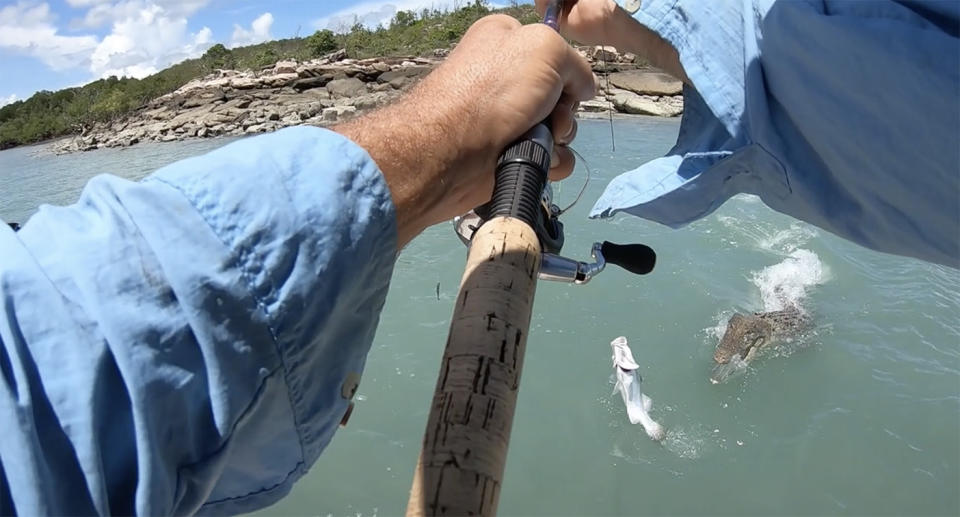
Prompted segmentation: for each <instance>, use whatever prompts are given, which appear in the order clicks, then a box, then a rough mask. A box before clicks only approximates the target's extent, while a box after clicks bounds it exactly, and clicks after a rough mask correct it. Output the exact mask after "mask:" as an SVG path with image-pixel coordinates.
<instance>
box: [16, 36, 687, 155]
mask: <svg viewBox="0 0 960 517" xmlns="http://www.w3.org/2000/svg"><path fill="white" fill-rule="evenodd" d="M578 51H579V52H580V53H581V55H583V56H584V57H585V58H586V59H587V60H588V61H589V62H590V63H591V65H592V66H593V68H594V71H595V72H598V73H601V72H604V71H612V72H610V73H609V74H608V75H607V76H606V78H605V79H606V80H604V81H601V87H600V89H599V90H598V94H597V97H595V98H594V99H592V100H589V101H586V102H582V103H581V104H580V109H579V111H578V113H577V116H578V117H579V118H583V119H600V118H608V117H610V114H611V113H613V115H614V116H615V117H617V118H620V117H631V116H635V115H649V116H656V117H676V116H679V115H680V114H682V112H683V100H682V85H681V83H680V82H679V81H677V80H675V79H673V78H672V77H670V76H668V75H666V74H664V73H662V72H660V71H658V70H654V69H649V68H644V67H642V66H641V65H638V64H636V63H634V62H633V61H634V59H635V58H634V57H633V56H632V55H629V54H624V55H621V54H617V53H616V52H615V51H614V50H612V49H611V48H610V47H581V48H579V49H578ZM447 52H448V51H447V50H444V49H438V50H436V51H435V52H434V55H433V56H431V57H390V58H370V59H363V60H355V59H349V58H347V56H346V53H345V52H344V51H342V50H341V51H338V52H334V53H332V54H328V55H327V56H324V57H322V58H319V59H314V60H310V61H304V62H297V61H292V60H284V61H279V62H277V63H276V64H274V65H273V66H270V67H265V68H263V69H261V70H259V71H251V70H244V71H237V70H217V71H215V72H213V73H212V74H209V75H207V76H205V77H202V78H199V79H194V80H193V81H190V82H188V83H187V84H185V85H183V86H182V87H180V88H178V89H177V90H176V91H174V92H171V93H169V94H166V95H163V96H160V97H157V98H156V99H153V100H152V101H150V102H148V103H147V104H146V105H144V106H141V107H140V108H138V109H137V110H135V111H133V112H131V113H129V114H127V115H125V116H123V117H121V118H119V119H117V120H113V121H110V122H106V123H99V124H96V125H94V126H92V127H88V128H84V131H83V133H81V134H79V135H73V136H64V137H59V138H57V139H53V140H49V141H46V142H43V143H38V144H33V145H42V146H44V148H45V149H46V150H47V151H48V152H52V153H54V154H67V153H73V152H82V151H91V150H95V149H102V148H105V147H131V146H134V145H136V144H138V143H141V142H148V141H153V142H172V141H183V140H192V139H200V138H214V137H219V136H244V135H253V134H259V133H266V132H272V131H276V130H278V129H280V128H283V127H288V126H294V125H312V126H319V127H327V126H331V125H334V124H336V123H339V122H342V121H345V120H349V119H351V118H354V117H356V116H359V115H362V114H364V113H367V112H369V111H372V110H374V109H377V108H379V107H381V106H384V105H386V104H388V103H390V102H392V101H393V100H395V99H396V98H398V97H400V96H401V95H403V93H404V92H406V91H407V90H409V89H410V88H411V87H412V86H413V85H415V84H416V83H417V82H418V81H419V80H420V79H422V78H423V77H425V76H426V75H427V74H429V73H430V72H431V71H432V70H433V69H434V68H435V67H436V66H437V65H439V64H440V63H442V62H443V59H444V58H445V57H446V55H447Z"/></svg>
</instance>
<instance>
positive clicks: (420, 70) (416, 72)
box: [377, 61, 433, 83]
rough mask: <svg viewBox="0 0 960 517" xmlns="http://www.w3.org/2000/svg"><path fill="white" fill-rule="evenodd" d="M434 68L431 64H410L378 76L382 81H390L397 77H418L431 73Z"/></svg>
mask: <svg viewBox="0 0 960 517" xmlns="http://www.w3.org/2000/svg"><path fill="white" fill-rule="evenodd" d="M404 63H410V62H409V61H404ZM432 70H433V67H430V66H419V65H415V64H412V63H411V64H410V65H408V66H403V67H401V68H398V69H396V70H391V71H389V72H384V73H382V74H380V77H378V78H377V80H378V81H380V82H381V83H389V82H390V81H392V80H393V79H396V78H397V77H410V78H417V77H423V76H425V75H427V74H429V73H430V72H431V71H432Z"/></svg>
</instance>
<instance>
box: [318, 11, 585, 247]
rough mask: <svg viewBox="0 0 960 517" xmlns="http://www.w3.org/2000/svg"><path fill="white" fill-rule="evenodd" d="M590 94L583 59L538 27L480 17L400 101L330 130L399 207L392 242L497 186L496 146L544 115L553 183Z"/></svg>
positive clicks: (563, 173) (565, 167)
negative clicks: (380, 178)
mask: <svg viewBox="0 0 960 517" xmlns="http://www.w3.org/2000/svg"><path fill="white" fill-rule="evenodd" d="M595 92H596V86H595V82H594V76H593V73H592V72H591V70H590V66H589V64H588V63H587V62H586V61H585V60H584V59H583V58H582V57H580V55H579V54H577V52H576V51H574V50H573V49H572V48H571V47H570V46H569V45H567V43H566V42H565V41H564V40H563V38H562V37H560V35H559V34H557V33H556V32H554V31H553V30H552V29H550V28H549V27H547V26H546V25H542V24H534V25H527V26H521V25H520V23H519V22H517V21H516V20H514V19H513V18H510V17H508V16H502V15H494V16H488V17H486V18H483V19H481V20H479V21H477V22H476V23H475V24H474V25H473V26H472V27H471V28H470V30H468V31H467V33H466V34H465V35H464V37H463V39H462V40H461V41H460V43H459V44H458V45H457V47H456V49H455V50H454V51H453V52H451V54H450V56H449V57H448V58H447V60H446V61H445V62H444V63H443V64H442V65H440V66H439V67H438V68H437V69H436V70H434V71H433V72H432V73H431V74H430V75H429V76H427V77H426V78H425V79H424V80H423V81H421V83H420V84H419V85H417V87H416V88H414V89H413V90H412V91H411V92H410V93H409V94H408V95H406V96H404V97H403V98H402V99H400V100H399V101H398V102H396V103H394V104H392V105H390V106H388V107H386V108H384V109H381V110H378V111H376V112H374V113H371V114H369V115H367V116H364V117H361V118H359V119H357V120H354V121H351V122H348V123H346V124H342V125H339V126H337V127H335V128H334V130H335V131H337V132H339V133H341V134H343V135H345V136H347V137H348V138H350V139H351V140H353V141H354V142H356V143H357V144H358V145H360V146H361V147H363V148H364V149H366V150H367V152H368V153H370V155H371V156H372V157H373V159H374V161H376V163H377V165H378V166H379V167H380V170H381V171H383V175H384V177H385V178H386V180H387V184H388V185H389V187H390V192H391V194H392V196H393V201H394V204H395V205H396V207H397V231H398V246H399V247H400V248H402V247H403V246H404V245H406V244H407V243H408V242H409V241H410V240H411V239H412V238H413V237H414V236H416V235H417V234H419V233H420V232H421V231H423V230H424V229H425V228H426V227H428V226H430V225H433V224H436V223H439V222H442V221H445V220H448V219H450V218H452V217H455V216H457V215H460V214H463V213H465V212H467V211H468V210H470V209H472V208H474V207H476V206H479V205H481V204H483V203H485V202H487V201H488V200H489V199H490V196H491V195H492V193H493V171H494V168H495V167H496V161H497V157H498V156H499V154H500V152H501V151H502V150H503V149H504V148H505V147H506V146H507V145H508V144H509V143H511V142H512V141H514V140H515V139H516V138H518V137H519V136H520V135H521V134H523V133H524V132H525V131H527V130H528V129H530V128H531V127H533V126H534V125H535V124H537V123H538V122H540V121H542V120H544V119H545V118H547V117H550V121H551V125H552V129H553V135H554V139H555V141H556V142H557V144H558V145H557V146H556V147H555V148H554V157H553V160H552V169H551V171H550V179H551V180H559V179H562V178H565V177H567V176H569V175H570V173H571V172H572V171H573V166H574V158H573V155H572V153H571V152H570V150H569V149H567V148H566V144H569V143H570V142H571V141H572V140H573V138H574V137H575V136H576V127H577V126H576V121H575V119H574V110H575V108H576V105H577V103H578V102H580V101H583V100H588V99H592V98H593V97H594V95H595Z"/></svg>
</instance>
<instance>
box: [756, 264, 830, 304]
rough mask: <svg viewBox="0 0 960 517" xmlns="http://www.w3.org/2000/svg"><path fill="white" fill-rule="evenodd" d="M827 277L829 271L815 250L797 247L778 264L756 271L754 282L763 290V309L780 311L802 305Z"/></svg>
mask: <svg viewBox="0 0 960 517" xmlns="http://www.w3.org/2000/svg"><path fill="white" fill-rule="evenodd" d="M828 279H829V271H828V270H827V268H826V266H824V265H823V263H822V262H821V261H820V257H819V256H817V254H816V253H814V252H812V251H810V250H806V249H796V250H794V251H793V252H791V253H790V255H789V256H787V258H786V259H784V260H783V261H782V262H780V263H779V264H774V265H772V266H769V267H766V268H764V269H762V270H760V271H759V272H755V273H753V275H752V278H751V282H753V284H754V285H756V286H757V288H758V289H759V290H760V299H761V301H762V303H763V311H778V310H782V309H785V308H786V307H788V306H790V305H796V306H802V302H803V299H804V298H806V296H807V292H808V291H809V289H810V288H811V287H812V286H815V285H820V284H823V283H824V282H826V281H827V280H828Z"/></svg>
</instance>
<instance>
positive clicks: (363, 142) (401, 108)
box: [333, 89, 460, 251]
mask: <svg viewBox="0 0 960 517" xmlns="http://www.w3.org/2000/svg"><path fill="white" fill-rule="evenodd" d="M422 97H423V95H422V93H421V92H420V90H419V89H415V90H414V91H412V92H410V93H409V94H407V95H406V96H404V97H403V98H401V99H400V100H399V101H398V102H396V103H394V104H392V105H389V106H387V107H385V108H382V109H380V110H378V111H376V112H374V113H372V114H368V115H366V116H363V117H360V118H358V119H355V120H353V121H350V122H347V123H344V124H340V125H338V126H335V127H334V128H333V130H334V131H336V132H338V133H340V134H342V135H343V136H345V137H347V138H349V139H350V140H352V141H353V142H354V143H356V144H357V145H359V146H360V147H362V148H363V149H365V150H366V151H367V152H368V153H370V155H371V156H372V157H373V159H374V161H375V162H376V164H377V166H378V167H379V168H380V171H381V172H382V174H383V176H384V179H385V180H386V181H387V184H388V185H389V187H390V194H391V197H392V199H393V204H394V206H395V207H396V214H397V250H398V251H399V250H400V249H402V248H403V247H404V246H406V245H407V243H409V242H410V240H412V239H413V238H414V237H415V236H416V235H418V234H419V233H420V232H421V231H423V230H424V229H425V228H426V227H428V226H430V225H432V224H435V223H436V222H439V220H438V219H440V216H438V215H437V214H436V210H435V209H434V207H436V206H438V205H440V204H441V202H442V201H443V200H444V197H445V194H446V192H445V188H444V180H443V178H442V172H443V171H446V170H448V169H449V168H450V167H451V166H452V164H453V162H454V160H455V153H454V152H453V150H454V149H456V148H457V147H458V146H459V145H460V144H459V140H460V139H459V138H458V137H457V130H458V128H457V126H456V122H455V121H453V120H447V119H446V118H445V117H444V115H443V113H444V110H443V109H441V108H442V107H441V106H440V105H439V104H440V103H443V102H446V101H445V100H443V99H423V98H422ZM430 108H433V109H430Z"/></svg>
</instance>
